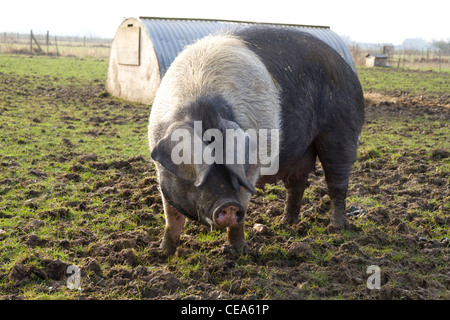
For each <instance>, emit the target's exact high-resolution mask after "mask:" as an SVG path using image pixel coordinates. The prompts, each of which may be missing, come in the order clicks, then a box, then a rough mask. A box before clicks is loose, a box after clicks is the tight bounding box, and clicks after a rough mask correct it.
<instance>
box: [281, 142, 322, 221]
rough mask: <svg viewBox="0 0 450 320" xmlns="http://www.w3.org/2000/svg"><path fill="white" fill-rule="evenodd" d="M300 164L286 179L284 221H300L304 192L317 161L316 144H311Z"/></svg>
mask: <svg viewBox="0 0 450 320" xmlns="http://www.w3.org/2000/svg"><path fill="white" fill-rule="evenodd" d="M299 163H300V165H297V167H296V168H295V170H294V172H295V173H294V174H291V175H289V176H288V177H287V178H285V179H284V186H285V188H286V205H285V207H284V216H283V222H285V223H288V224H295V223H297V222H298V221H299V219H298V215H299V212H300V207H301V205H302V198H303V193H304V191H305V189H306V187H307V186H308V176H309V173H310V172H311V171H312V170H313V169H314V167H315V163H316V152H315V150H314V146H310V147H309V148H308V149H307V150H306V152H305V154H304V155H303V157H302V159H301V161H300V162H299Z"/></svg>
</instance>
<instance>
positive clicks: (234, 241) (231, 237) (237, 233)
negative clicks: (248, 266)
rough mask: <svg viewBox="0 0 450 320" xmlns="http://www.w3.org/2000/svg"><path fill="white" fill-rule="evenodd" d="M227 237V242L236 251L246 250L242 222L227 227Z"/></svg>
mask: <svg viewBox="0 0 450 320" xmlns="http://www.w3.org/2000/svg"><path fill="white" fill-rule="evenodd" d="M227 236H228V242H229V243H230V244H231V246H232V247H233V249H235V250H236V251H238V252H244V251H245V250H246V249H247V243H246V242H245V237H244V221H242V222H241V223H239V224H237V225H235V226H233V227H228V228H227Z"/></svg>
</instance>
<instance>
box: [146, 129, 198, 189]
mask: <svg viewBox="0 0 450 320" xmlns="http://www.w3.org/2000/svg"><path fill="white" fill-rule="evenodd" d="M172 148H173V142H172V141H171V140H170V136H165V137H164V138H162V139H161V140H160V141H159V142H158V143H157V144H156V146H155V147H154V148H153V150H152V153H151V157H152V159H153V160H155V161H158V162H159V163H160V164H161V165H162V166H163V167H164V168H166V169H167V170H169V171H170V172H172V173H173V174H174V175H176V176H177V177H179V178H182V179H186V180H191V179H192V177H193V175H190V174H189V171H188V170H186V169H187V168H186V166H185V165H176V164H175V163H173V161H172V159H171V153H172Z"/></svg>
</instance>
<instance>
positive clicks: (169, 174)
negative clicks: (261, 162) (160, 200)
mask: <svg viewBox="0 0 450 320" xmlns="http://www.w3.org/2000/svg"><path fill="white" fill-rule="evenodd" d="M208 129H211V130H208ZM227 129H233V130H236V132H237V135H243V136H242V137H241V138H242V140H240V141H246V142H245V143H246V144H247V148H246V149H245V150H247V151H248V145H249V139H251V138H250V137H248V136H246V135H245V133H244V132H243V131H242V130H241V129H240V127H239V125H238V124H237V123H236V122H234V121H231V120H227V119H224V118H222V117H220V116H217V117H216V119H213V120H212V119H204V118H203V119H200V121H196V120H195V117H194V118H192V117H187V118H183V119H181V120H179V121H175V122H173V123H172V124H171V125H170V126H169V127H168V128H167V130H166V133H165V135H164V136H163V137H162V138H161V139H160V140H159V141H157V143H156V145H155V146H154V148H153V150H152V152H151V157H152V158H153V160H155V161H157V168H158V172H159V182H160V189H161V192H162V194H163V195H164V198H165V199H166V201H167V202H169V204H170V205H171V206H172V207H174V208H175V209H176V210H177V211H179V212H180V213H182V214H183V215H185V216H187V217H189V218H191V219H194V220H198V221H200V222H201V223H203V224H205V225H207V226H209V227H211V228H220V229H222V228H226V227H233V226H235V225H237V224H239V223H241V222H242V221H243V219H244V216H245V210H246V208H247V202H248V199H249V197H250V195H251V194H252V193H253V192H254V185H253V184H252V183H250V182H249V180H248V177H247V172H248V164H246V163H245V161H244V163H241V164H240V163H239V161H226V160H227V159H228V160H230V159H233V160H238V159H237V156H236V154H235V152H236V151H237V147H238V146H237V143H236V144H233V145H234V146H235V148H230V147H229V146H230V144H228V143H227V141H225V140H226V134H225V132H226V130H227ZM221 138H223V140H222V142H221V141H219V140H220V139H221ZM235 138H236V140H235V142H239V138H238V137H237V136H235ZM233 139H234V138H233ZM230 153H233V154H230ZM241 162H242V161H241Z"/></svg>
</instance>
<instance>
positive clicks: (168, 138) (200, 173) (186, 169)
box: [151, 122, 211, 187]
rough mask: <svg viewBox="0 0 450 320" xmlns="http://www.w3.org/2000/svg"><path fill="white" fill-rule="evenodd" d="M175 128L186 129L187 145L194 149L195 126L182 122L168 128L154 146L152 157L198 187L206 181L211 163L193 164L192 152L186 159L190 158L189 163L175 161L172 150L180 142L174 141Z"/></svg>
mask: <svg viewBox="0 0 450 320" xmlns="http://www.w3.org/2000/svg"><path fill="white" fill-rule="evenodd" d="M175 129H182V130H186V131H185V132H186V136H185V139H187V140H188V141H186V143H188V145H189V146H188V145H185V147H188V149H189V150H191V151H192V150H194V146H193V144H192V143H193V141H192V139H190V137H192V136H193V134H194V133H193V127H192V126H191V125H190V124H189V123H184V122H180V123H175V124H173V125H171V126H170V127H169V128H168V129H167V134H166V135H165V136H164V137H163V138H162V139H161V140H160V141H159V142H158V143H157V144H156V146H155V147H154V148H153V150H152V152H151V157H152V159H153V160H155V161H158V162H159V163H160V164H161V165H162V166H163V167H164V168H165V169H167V170H169V171H170V172H172V173H173V174H174V175H175V176H177V177H178V178H181V179H184V180H190V181H192V182H194V185H195V186H196V187H199V186H201V185H202V184H203V183H204V182H205V180H206V177H207V176H208V174H209V172H210V171H211V165H208V164H206V163H203V162H202V163H200V164H193V162H194V158H193V156H192V154H191V155H189V156H188V157H189V159H185V160H188V161H187V163H184V162H181V163H174V161H173V159H172V150H174V148H175V147H176V145H177V144H179V142H177V141H172V133H173V132H174V130H175ZM204 147H205V145H204V144H203V148H204Z"/></svg>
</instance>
